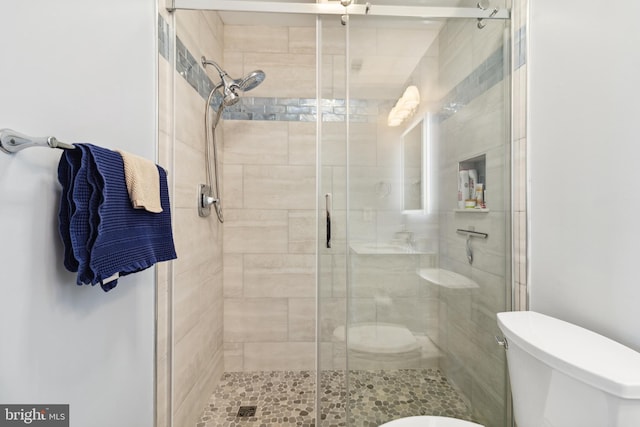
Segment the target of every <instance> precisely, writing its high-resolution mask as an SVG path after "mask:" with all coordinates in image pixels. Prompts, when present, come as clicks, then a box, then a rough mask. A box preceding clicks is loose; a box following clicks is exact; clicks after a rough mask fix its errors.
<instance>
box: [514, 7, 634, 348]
mask: <svg viewBox="0 0 640 427" xmlns="http://www.w3.org/2000/svg"><path fill="white" fill-rule="evenodd" d="M530 3H531V9H530V13H531V17H530V25H529V29H530V43H529V55H528V60H527V61H528V66H529V73H530V74H529V95H530V103H529V144H530V145H529V147H530V149H529V156H530V157H529V166H530V200H529V201H530V204H529V207H530V230H529V231H530V234H529V237H530V279H531V282H530V283H531V308H532V309H533V310H536V311H540V312H543V313H546V314H550V315H553V316H555V317H559V318H561V319H565V320H568V321H571V322H573V323H577V324H579V325H582V326H585V327H587V328H590V329H592V330H595V331H597V332H599V333H602V334H604V335H606V336H609V337H611V338H613V339H616V340H618V341H621V342H622V343H624V344H626V345H629V346H631V347H633V348H635V349H636V350H640V329H639V328H638V325H639V324H640V309H639V305H638V304H640V280H639V273H640V269H639V268H640V260H639V254H640V244H639V242H640V239H639V238H640V227H639V223H640V215H639V212H640V197H638V194H639V191H640V187H638V182H639V180H638V172H639V170H640V140H639V136H640V132H639V130H640V128H638V121H640V102H639V100H640V79H639V78H638V70H640V50H638V48H637V42H638V40H639V39H640V28H639V27H638V25H637V19H638V16H640V2H637V1H636V0H616V1H615V2H612V3H611V2H610V3H607V4H606V7H605V9H603V3H602V2H599V1H594V0H588V1H585V0H565V1H562V2H558V1H554V0H531V2H530Z"/></svg>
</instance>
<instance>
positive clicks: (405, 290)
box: [332, 16, 511, 426]
mask: <svg viewBox="0 0 640 427" xmlns="http://www.w3.org/2000/svg"><path fill="white" fill-rule="evenodd" d="M348 27H349V28H348V33H349V35H348V46H347V55H346V64H345V65H346V67H345V68H346V72H347V77H346V79H347V81H348V95H349V97H348V99H349V103H348V104H349V121H348V123H347V132H348V137H347V154H346V158H347V165H346V177H345V180H346V184H347V192H346V193H347V200H346V201H345V203H346V206H347V215H346V226H347V235H346V243H345V245H344V246H345V247H344V250H345V252H346V265H345V270H346V272H347V286H346V291H345V295H346V298H347V307H346V310H347V311H346V313H347V314H346V328H345V329H344V330H341V329H339V328H338V329H335V330H334V336H333V338H334V339H335V340H337V341H339V340H340V339H341V338H343V337H344V338H345V340H346V369H347V378H346V384H347V396H348V402H347V405H348V410H347V412H348V425H353V426H378V425H380V424H382V423H384V422H387V421H390V420H392V419H396V418H401V417H406V416H415V415H437V416H447V417H454V418H460V419H465V420H472V421H476V422H479V423H481V424H483V425H487V426H506V425H507V408H506V406H507V404H506V402H507V401H508V394H507V379H506V375H505V372H506V371H505V368H506V363H505V357H504V352H503V351H502V349H501V348H500V347H499V346H497V345H496V344H495V341H494V338H493V337H494V335H495V334H496V333H497V332H498V331H497V327H496V322H495V314H496V313H497V312H499V311H503V310H506V309H508V308H509V304H510V300H511V299H510V295H509V290H510V265H511V260H510V253H509V252H510V251H509V249H510V246H509V245H508V244H507V242H508V239H509V237H510V233H509V227H510V223H509V221H510V215H509V212H510V201H509V200H510V199H509V194H510V187H509V182H510V176H509V171H510V166H509V165H510V163H509V158H510V154H509V150H510V144H509V132H508V129H509V120H508V119H507V118H508V117H509V108H510V105H509V102H508V99H509V89H508V88H509V86H510V84H509V73H508V71H507V72H505V70H508V67H506V66H505V64H508V63H509V55H508V48H505V46H507V47H508V45H509V43H508V41H506V42H505V40H508V39H506V38H505V37H504V34H505V31H506V29H507V28H508V25H506V24H505V22H504V21H492V22H488V23H487V25H486V26H485V27H484V28H483V29H480V28H478V25H477V21H476V20H475V19H473V20H464V19H449V20H442V21H435V20H431V21H425V20H422V19H398V18H379V17H372V16H351V17H350V19H349V23H348ZM408 88H409V89H408ZM416 93H417V94H418V98H416ZM403 95H405V96H404V97H403ZM417 99H419V103H418V104H417V105H413V106H412V103H413V104H415V102H416V100H417ZM407 105H409V108H408V109H406V111H404V112H403V108H404V107H406V106H407ZM392 110H394V113H392V114H390V113H391V111H392ZM461 176H463V177H466V182H462V186H463V188H466V189H467V191H469V186H471V187H472V190H471V191H469V193H468V195H466V196H465V197H464V199H465V200H461V202H462V203H461V204H460V205H459V203H458V183H459V179H460V177H461ZM471 179H473V181H471ZM480 184H482V197H483V201H484V206H485V208H484V209H483V208H482V202H483V201H478V197H476V192H475V190H476V186H478V188H480ZM467 199H468V202H469V204H471V200H472V199H473V200H474V201H477V203H478V207H479V208H478V209H465V208H464V203H465V201H467ZM459 230H462V231H459ZM465 230H466V232H465ZM469 232H471V233H469ZM474 232H476V233H474ZM469 236H474V237H469ZM482 236H485V237H486V238H477V237H482ZM332 326H333V325H332Z"/></svg>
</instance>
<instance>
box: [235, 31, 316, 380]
mask: <svg viewBox="0 0 640 427" xmlns="http://www.w3.org/2000/svg"><path fill="white" fill-rule="evenodd" d="M224 37H225V45H224V46H225V51H224V58H225V67H226V69H227V71H228V72H229V73H230V74H232V75H234V76H236V75H237V76H240V75H244V74H247V73H248V72H250V71H252V70H254V69H262V70H264V71H265V73H266V76H267V78H266V80H265V81H264V82H263V83H262V84H261V85H260V86H258V87H257V88H256V89H254V90H253V91H251V92H250V93H247V94H246V96H255V97H280V98H282V97H296V98H315V96H316V94H315V79H316V72H315V47H314V46H315V30H314V29H313V28H298V27H245V26H233V25H227V26H225V29H224ZM223 128H224V179H223V181H224V183H225V185H224V188H223V201H224V202H223V203H224V206H225V224H224V342H225V369H226V370H227V371H261V370H285V369H314V367H315V263H316V260H315V255H314V253H315V223H316V222H315V221H316V219H315V218H316V217H315V206H316V199H315V194H316V178H315V174H316V167H315V150H316V147H315V134H316V124H315V122H275V121H273V122H272V121H239V120H227V121H224V123H223Z"/></svg>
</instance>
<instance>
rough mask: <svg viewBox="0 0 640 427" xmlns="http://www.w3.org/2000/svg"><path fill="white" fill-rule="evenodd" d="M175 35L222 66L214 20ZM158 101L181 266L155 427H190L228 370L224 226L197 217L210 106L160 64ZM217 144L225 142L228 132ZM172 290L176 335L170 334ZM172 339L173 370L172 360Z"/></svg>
mask: <svg viewBox="0 0 640 427" xmlns="http://www.w3.org/2000/svg"><path fill="white" fill-rule="evenodd" d="M159 6H160V7H159V10H160V11H161V13H162V15H163V17H164V18H165V20H166V21H167V22H171V21H172V18H171V17H170V16H169V15H168V14H167V13H166V11H165V9H164V4H163V2H160V4H159ZM176 27H177V28H176V29H174V31H177V34H178V37H179V38H180V39H181V40H182V42H183V43H184V44H185V45H186V46H187V48H188V49H189V50H190V51H191V52H192V53H193V54H194V56H198V57H199V56H200V55H206V56H208V57H211V58H213V59H216V60H218V61H220V62H221V60H222V57H223V52H222V44H223V41H224V34H223V31H222V27H223V25H222V22H221V21H220V19H219V17H218V16H217V15H216V14H215V13H210V12H196V11H178V12H176ZM172 78H174V82H175V123H173V122H172V113H171V112H172V102H173V101H174V99H173V98H172V93H173V91H172V83H171V79H172ZM159 93H160V95H159V136H160V138H159V139H160V147H159V163H160V164H161V165H162V166H164V167H165V168H166V169H167V170H168V171H169V173H168V177H169V180H170V187H171V198H172V203H173V227H174V238H175V243H176V251H177V253H178V259H177V260H175V261H174V262H173V263H172V265H171V267H168V268H165V270H162V271H159V273H161V274H159V275H158V295H159V298H158V353H157V354H158V380H157V381H158V387H157V390H158V396H157V402H158V404H157V417H158V419H157V424H156V425H157V426H159V427H164V426H168V425H169V418H171V417H172V418H173V425H179V426H187V425H195V424H196V421H197V420H198V418H199V417H200V414H201V413H202V410H203V408H204V406H205V404H206V402H207V400H208V398H209V396H210V394H211V392H212V391H213V389H214V388H215V385H216V384H217V382H218V380H219V378H220V376H221V374H222V372H223V367H224V363H223V362H224V361H223V354H224V352H223V326H222V325H223V286H222V279H223V277H222V276H223V271H222V243H223V239H222V226H221V225H220V224H219V223H218V222H217V220H216V217H215V215H212V216H210V217H209V218H200V217H199V216H198V211H197V204H196V201H197V189H198V185H199V184H200V183H204V182H205V163H204V150H205V142H204V131H203V125H202V123H201V121H202V117H203V109H204V100H203V99H202V98H201V96H200V95H199V94H198V93H197V92H196V91H195V90H194V89H193V88H192V87H191V86H190V85H189V84H188V83H187V82H186V81H185V80H184V79H183V78H182V76H180V75H178V74H177V73H176V71H175V70H174V69H172V66H171V64H170V63H169V62H168V61H167V60H166V59H165V58H163V57H161V56H159ZM174 134H175V140H174V139H173V135H174ZM218 137H219V138H222V133H221V132H219V135H218ZM171 288H172V290H173V292H172V295H173V329H172V331H169V330H168V328H169V310H171V307H170V300H169V295H170V289H171ZM171 339H172V340H173V348H172V356H173V363H172V364H171V362H170V358H169V356H168V353H169V350H170V348H169V346H170V345H171V341H170V340H171ZM171 370H173V401H172V402H170V401H169V399H170V396H171V394H170V390H169V385H170V382H169V381H168V375H169V373H170V372H171ZM169 403H171V408H172V413H171V414H169V413H168V412H169V411H170V410H169Z"/></svg>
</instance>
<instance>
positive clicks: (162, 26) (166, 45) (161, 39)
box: [158, 15, 172, 61]
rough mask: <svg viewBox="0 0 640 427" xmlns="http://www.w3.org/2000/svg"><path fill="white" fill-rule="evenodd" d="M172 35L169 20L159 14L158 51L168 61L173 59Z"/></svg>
mask: <svg viewBox="0 0 640 427" xmlns="http://www.w3.org/2000/svg"><path fill="white" fill-rule="evenodd" d="M171 47H172V43H171V35H170V28H169V24H168V23H167V21H165V20H164V18H163V17H162V15H158V53H159V54H160V55H161V56H162V57H163V58H164V59H166V60H167V61H171Z"/></svg>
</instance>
